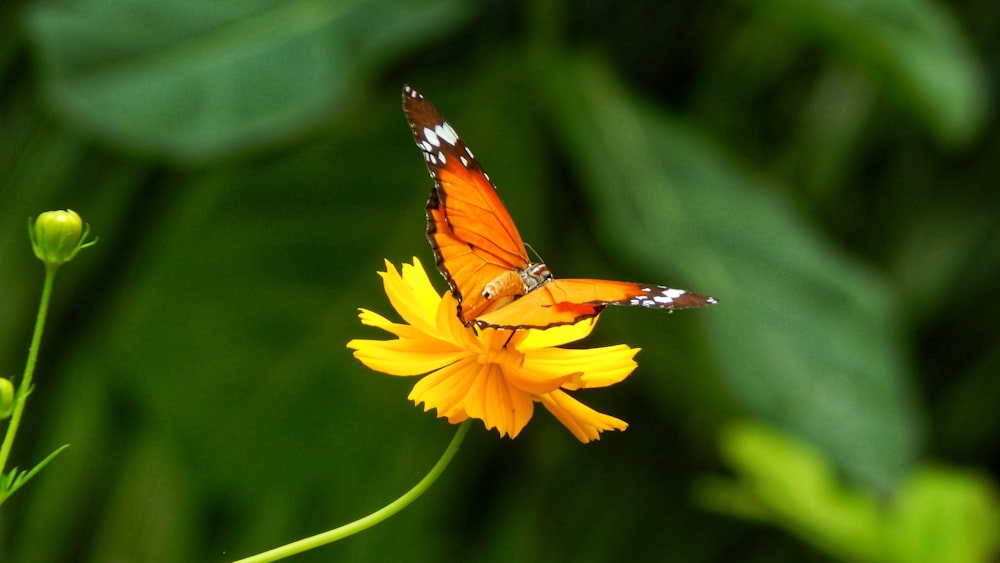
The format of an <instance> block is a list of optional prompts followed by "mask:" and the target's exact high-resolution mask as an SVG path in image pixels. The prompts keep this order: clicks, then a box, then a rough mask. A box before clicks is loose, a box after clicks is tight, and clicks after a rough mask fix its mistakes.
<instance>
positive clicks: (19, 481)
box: [0, 444, 69, 504]
mask: <svg viewBox="0 0 1000 563" xmlns="http://www.w3.org/2000/svg"><path fill="white" fill-rule="evenodd" d="M68 447H69V444H64V445H62V446H60V447H58V448H56V450H55V451H54V452H52V453H50V454H49V455H47V456H45V459H43V460H42V461H40V462H38V465H36V466H35V467H33V468H32V469H31V470H30V471H21V472H18V470H17V468H16V467H13V468H11V470H10V471H8V472H7V474H6V475H3V476H2V478H0V504H3V502H4V501H5V500H7V499H8V498H9V497H10V495H12V494H14V493H15V492H16V491H17V490H18V489H20V488H21V486H23V485H24V484H25V483H27V482H28V481H29V480H30V479H31V478H32V477H34V476H35V475H37V474H38V472H39V471H41V470H42V469H43V468H44V467H45V466H46V465H48V464H49V462H50V461H52V460H53V459H55V457H56V456H57V455H59V454H61V453H62V451H63V450H65V449H66V448H68Z"/></svg>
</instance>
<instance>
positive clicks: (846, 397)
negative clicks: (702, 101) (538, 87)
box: [547, 61, 918, 490]
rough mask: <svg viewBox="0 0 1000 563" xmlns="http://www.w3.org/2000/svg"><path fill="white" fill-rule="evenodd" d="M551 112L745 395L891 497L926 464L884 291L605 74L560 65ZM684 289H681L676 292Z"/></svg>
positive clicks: (606, 218)
mask: <svg viewBox="0 0 1000 563" xmlns="http://www.w3.org/2000/svg"><path fill="white" fill-rule="evenodd" d="M547 70H548V71H549V75H550V76H551V80H550V81H549V82H548V83H547V86H548V88H549V90H550V95H551V97H552V98H551V102H552V103H551V106H550V107H551V109H552V114H553V115H555V116H556V118H557V119H558V127H559V129H560V133H561V134H562V139H563V141H564V142H565V144H566V148H567V150H568V151H569V152H570V155H571V157H572V159H573V161H574V163H575V165H576V172H577V175H578V177H579V179H580V181H581V182H582V183H583V185H584V187H585V188H586V189H587V190H588V192H589V195H590V198H591V201H592V204H591V205H592V206H593V207H595V208H598V209H600V213H595V217H597V218H598V219H599V220H600V221H601V222H600V223H599V224H598V225H596V226H597V227H598V228H599V229H600V232H601V234H602V235H603V236H604V238H605V239H606V240H608V244H609V245H610V246H612V247H615V248H620V249H623V250H624V252H625V255H626V256H627V257H632V258H635V259H636V260H637V261H640V262H642V263H644V264H647V265H648V266H649V268H650V269H651V270H656V271H660V272H662V275H663V277H662V278H658V281H662V280H663V279H668V277H667V273H670V272H681V273H682V274H683V275H684V277H685V283H684V285H683V286H684V287H688V288H689V289H692V290H696V291H701V292H705V293H708V294H710V295H713V296H715V297H717V298H718V299H719V300H720V304H719V305H716V306H714V307H712V308H711V309H707V310H704V311H699V312H698V313H697V314H698V315H699V318H702V319H704V322H705V323H706V325H707V327H708V328H709V330H710V334H711V336H712V342H713V346H714V349H715V351H714V354H715V357H716V359H717V361H718V363H719V366H720V368H721V370H722V373H723V375H724V377H725V378H726V380H727V381H728V383H729V385H730V386H731V388H732V390H733V392H734V393H735V394H736V395H737V396H738V397H739V398H740V399H741V400H742V401H743V402H744V403H745V404H746V405H748V406H749V407H750V408H751V409H752V410H753V411H754V412H755V413H758V414H760V415H762V416H765V417H766V418H768V419H770V420H774V421H778V422H780V423H781V424H782V425H783V426H785V427H786V428H789V429H792V430H794V431H795V432H797V433H800V434H802V435H804V436H807V437H808V438H809V439H810V440H812V441H814V442H815V443H816V444H817V445H818V446H819V447H821V448H822V449H823V450H824V451H826V452H827V453H828V454H829V455H831V456H832V457H833V458H834V459H835V460H836V461H837V463H838V465H840V466H841V467H843V468H844V469H845V470H846V471H847V472H848V474H849V475H850V476H851V477H852V478H854V479H858V480H859V481H861V482H862V483H864V484H866V485H868V486H872V487H877V488H879V489H883V490H889V489H891V488H892V486H893V485H894V484H895V483H896V482H897V481H898V479H899V478H900V477H901V476H902V475H903V474H904V473H905V471H906V469H907V467H908V466H909V464H910V463H911V461H912V460H913V458H914V454H915V448H916V444H917V441H918V440H917V431H916V429H915V427H914V418H915V417H914V413H913V405H912V404H911V403H910V394H911V391H910V390H909V388H908V387H907V380H906V377H905V372H904V371H903V367H902V365H901V362H900V357H901V353H902V352H901V350H900V342H899V336H898V335H897V332H896V328H895V326H894V324H893V322H894V321H893V313H892V309H891V307H890V303H889V295H888V293H887V291H886V289H885V288H884V286H883V285H882V284H881V283H879V282H878V280H876V279H875V278H874V277H873V276H871V274H870V273H868V272H867V271H866V270H865V269H864V268H863V267H861V266H860V265H859V264H857V263H854V262H852V261H850V260H848V259H846V258H845V257H843V256H841V255H840V254H839V253H838V252H837V251H836V250H835V249H834V248H833V247H832V246H831V245H830V243H829V242H827V241H825V240H823V239H822V238H821V237H820V235H819V234H818V233H816V232H815V231H814V230H813V229H811V228H810V227H809V226H808V225H807V224H805V223H804V222H803V221H802V220H801V219H800V218H799V217H797V215H796V214H795V213H794V211H793V210H792V209H791V208H790V207H789V206H788V204H787V203H786V202H783V201H781V200H779V199H777V198H775V197H773V196H772V195H770V194H769V193H768V188H767V187H766V186H763V185H760V184H759V183H756V182H754V181H753V180H752V179H751V178H750V177H749V176H748V175H747V174H746V173H745V172H743V171H741V170H739V169H738V168H737V167H736V166H734V165H733V164H732V163H730V162H729V161H728V160H727V159H726V158H725V157H723V156H722V155H721V154H719V153H718V152H717V151H716V150H713V149H712V148H711V147H710V146H709V145H708V143H706V142H705V141H704V140H703V139H701V138H699V137H698V135H697V134H695V133H694V132H693V131H690V130H689V129H687V128H685V127H683V126H681V125H679V124H678V123H676V122H674V121H671V120H670V119H669V118H668V117H666V116H665V115H663V114H662V113H661V112H659V111H656V110H654V109H651V108H650V107H649V106H647V105H646V104H643V103H642V102H641V101H640V100H638V99H637V98H635V97H634V96H631V95H629V94H628V93H626V92H625V91H623V89H622V87H621V86H620V84H619V82H618V81H617V80H616V78H615V77H613V76H612V75H611V74H610V73H609V72H608V71H607V70H606V69H605V68H604V67H603V66H601V65H597V64H594V63H593V62H590V61H585V62H583V63H581V64H577V65H575V66H572V67H565V68H563V69H561V72H552V66H549V67H548V68H547ZM678 285H680V284H678Z"/></svg>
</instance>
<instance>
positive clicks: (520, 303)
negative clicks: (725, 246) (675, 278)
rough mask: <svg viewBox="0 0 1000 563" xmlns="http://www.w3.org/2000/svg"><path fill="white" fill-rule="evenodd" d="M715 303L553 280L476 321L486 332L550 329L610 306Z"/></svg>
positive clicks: (620, 285)
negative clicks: (486, 329) (506, 329)
mask: <svg viewBox="0 0 1000 563" xmlns="http://www.w3.org/2000/svg"><path fill="white" fill-rule="evenodd" d="M715 302H716V300H715V299H714V298H712V297H708V296H706V295H700V294H698V293H693V292H691V291H687V290H684V289H675V288H671V287H666V286H662V285H648V284H641V283H632V282H619V281H609V280H587V279H554V280H552V281H550V282H548V283H546V284H545V285H542V286H541V287H539V288H537V289H535V290H533V291H530V292H528V293H527V294H526V295H524V296H522V297H520V298H518V299H516V300H515V301H513V302H511V303H509V304H507V305H506V306H504V307H502V308H499V309H495V310H493V311H490V312H488V313H486V314H484V315H482V316H480V317H479V318H477V319H476V324H477V325H479V326H480V327H483V328H486V327H490V328H513V329H519V328H548V327H551V326H557V325H565V324H573V323H576V322H579V321H581V320H583V319H586V318H590V317H594V316H596V315H598V314H599V313H600V312H601V311H603V310H604V308H605V307H606V306H608V305H624V306H638V307H646V308H649V309H668V310H672V309H690V308H693V307H704V306H705V305H712V304H714V303H715Z"/></svg>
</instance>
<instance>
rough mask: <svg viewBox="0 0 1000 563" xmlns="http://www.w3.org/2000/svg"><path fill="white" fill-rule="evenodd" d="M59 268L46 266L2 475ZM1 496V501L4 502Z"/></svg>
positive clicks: (1, 456)
mask: <svg viewBox="0 0 1000 563" xmlns="http://www.w3.org/2000/svg"><path fill="white" fill-rule="evenodd" d="M56 269H57V268H48V267H46V268H45V282H44V285H43V286H42V299H41V302H40V303H39V304H38V315H37V316H36V317H35V332H34V334H32V336H31V346H30V347H29V348H28V360H27V362H25V365H24V375H23V376H22V377H21V382H20V383H19V384H18V386H17V392H16V393H15V395H14V411H13V412H12V413H11V415H10V422H9V423H8V425H7V433H6V434H5V435H4V438H3V446H0V476H2V475H3V474H4V472H5V471H6V467H7V458H8V457H9V456H10V450H11V448H13V447H14V436H15V435H16V434H17V427H18V425H19V424H20V423H21V414H22V413H23V412H24V404H25V403H26V402H27V400H28V393H30V392H31V376H32V375H34V373H35V362H36V361H37V360H38V348H39V347H40V346H41V344H42V333H43V332H44V331H45V316H46V315H47V314H48V311H49V298H50V297H51V296H52V284H53V282H54V281H55V277H56ZM3 500H4V499H3V498H0V502H3Z"/></svg>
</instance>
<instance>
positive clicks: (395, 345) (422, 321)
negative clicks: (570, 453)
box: [347, 258, 639, 442]
mask: <svg viewBox="0 0 1000 563" xmlns="http://www.w3.org/2000/svg"><path fill="white" fill-rule="evenodd" d="M385 265H386V271H385V272H379V275H380V276H382V282H383V284H384V286H385V292H386V295H387V296H388V297H389V301H390V302H391V303H392V306H393V308H395V309H396V311H397V312H398V313H399V315H400V316H401V317H402V318H403V321H405V323H407V324H399V323H394V322H391V321H389V320H388V319H386V318H385V317H383V316H381V315H379V314H377V313H374V312H372V311H369V310H367V309H361V314H360V315H359V317H360V318H361V322H362V323H364V324H366V325H368V326H373V327H377V328H380V329H382V330H385V331H387V332H390V333H392V334H394V335H395V336H396V337H397V339H396V340H352V341H350V342H348V343H347V347H348V348H351V349H353V350H354V357H355V358H357V359H359V360H361V362H362V363H364V364H365V365H366V366H368V367H369V368H371V369H373V370H376V371H381V372H383V373H387V374H390V375H401V376H415V375H424V374H426V375H424V377H422V378H421V379H420V380H419V381H418V382H417V383H416V385H415V386H414V387H413V391H411V392H410V395H409V399H410V400H412V401H413V402H414V403H416V404H418V405H419V404H420V403H423V404H424V411H425V412H426V411H429V410H430V409H436V410H437V415H438V416H439V417H446V418H447V419H448V422H450V423H452V424H456V423H459V422H462V421H464V420H466V419H468V418H478V419H480V420H482V421H483V424H485V426H486V428H487V429H490V428H496V430H497V432H499V433H500V435H501V436H509V437H511V438H514V437H516V436H517V435H518V434H519V433H520V432H521V429H522V428H524V425H525V424H527V423H528V420H529V419H531V414H532V412H533V409H534V403H535V402H539V403H541V404H542V406H544V407H545V408H546V409H548V411H549V412H551V413H552V414H553V415H555V417H556V418H557V419H559V421H560V422H562V423H563V424H564V425H565V426H566V428H568V429H569V431H570V432H572V433H573V435H574V436H576V437H577V439H579V440H580V441H581V442H589V441H591V440H596V439H598V438H599V437H600V436H599V434H600V432H602V431H604V430H624V429H625V428H626V427H627V426H628V424H626V423H625V422H624V421H622V420H619V419H617V418H615V417H613V416H609V415H606V414H603V413H599V412H597V411H595V410H593V409H591V408H590V407H588V406H586V405H584V404H583V403H580V402H579V401H577V400H576V399H574V398H572V397H571V396H570V395H569V394H568V393H567V392H566V391H574V390H577V389H585V388H593V387H606V386H608V385H612V384H614V383H618V382H619V381H622V380H623V379H625V378H626V377H628V375H629V374H630V373H632V370H633V369H635V367H636V363H635V361H634V360H633V359H632V358H633V357H634V356H635V354H636V353H637V352H638V351H639V349H638V348H629V347H628V346H625V345H624V344H622V345H618V346H608V347H604V348H591V349H582V350H577V349H566V348H556V346H559V345H562V344H566V343H569V342H573V341H576V340H579V339H581V338H584V337H586V336H587V335H588V334H590V331H591V330H592V329H593V327H594V324H595V323H596V319H588V320H586V321H581V322H579V323H577V324H575V325H570V326H559V327H554V328H550V329H548V330H517V331H512V330H496V329H483V330H479V329H474V328H470V327H466V326H464V325H463V324H462V323H461V321H459V319H458V315H457V313H456V303H455V298H454V297H453V296H452V295H451V293H450V292H446V293H445V295H444V296H443V297H442V296H440V295H438V293H437V291H436V290H435V289H434V287H433V286H432V285H431V282H430V280H429V279H427V273H426V272H425V271H424V269H423V266H422V265H421V264H420V261H419V260H417V259H416V258H414V259H413V265H410V264H403V267H402V275H400V274H399V272H397V270H396V267H395V266H394V265H392V264H391V263H390V262H389V261H388V260H386V263H385Z"/></svg>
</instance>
